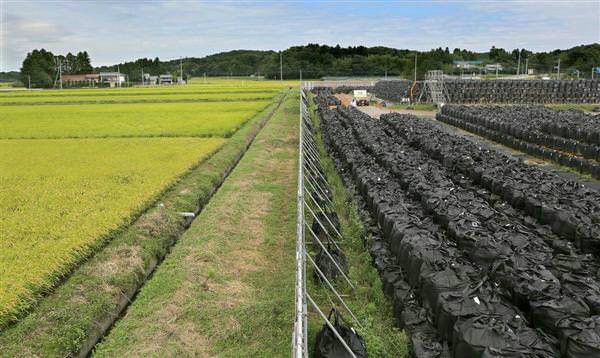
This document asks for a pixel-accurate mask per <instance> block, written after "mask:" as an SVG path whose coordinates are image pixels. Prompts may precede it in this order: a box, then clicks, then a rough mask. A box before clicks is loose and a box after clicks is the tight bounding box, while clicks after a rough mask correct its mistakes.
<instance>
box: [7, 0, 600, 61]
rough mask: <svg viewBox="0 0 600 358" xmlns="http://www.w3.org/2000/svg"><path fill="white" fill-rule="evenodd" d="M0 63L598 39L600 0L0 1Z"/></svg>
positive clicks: (556, 44)
mask: <svg viewBox="0 0 600 358" xmlns="http://www.w3.org/2000/svg"><path fill="white" fill-rule="evenodd" d="M0 20H1V24H0V25H1V26H0V71H8V70H18V69H19V68H20V67H21V63H22V61H23V59H24V58H25V56H26V55H27V52H30V51H31V50H33V49H36V48H45V49H47V50H50V51H52V52H54V53H61V54H66V53H67V52H69V51H70V52H73V53H76V52H78V51H83V50H86V51H88V53H89V54H90V57H91V59H92V64H93V65H94V66H100V65H110V64H115V63H119V62H123V61H130V60H135V59H137V58H141V57H148V58H154V57H159V58H161V59H165V60H167V59H174V58H179V57H180V56H182V57H202V56H206V55H210V54H213V53H218V52H223V51H229V50H235V49H248V50H249V49H253V50H254V49H256V50H282V49H286V48H288V47H290V46H296V45H304V44H307V43H319V44H328V45H337V44H339V45H340V46H358V45H363V46H388V47H395V48H402V49H407V48H408V49H416V50H429V49H431V48H437V47H449V48H450V49H451V50H452V49H454V48H456V47H459V48H467V49H470V50H475V51H487V50H489V49H490V47H492V46H496V47H503V48H506V49H510V50H512V49H514V48H527V49H529V50H535V51H548V50H554V49H557V48H562V49H564V48H569V47H572V46H576V45H581V44H590V43H599V42H600V0H579V1H578V0H561V1H558V0H553V1H550V0H540V1H536V0H528V1H525V0H512V1H511V0H502V1H483V0H479V1H476V0H473V1H468V0H463V1H459V0H457V1H454V0H452V1H442V0H437V1H435V0H432V1H427V0H422V1H377V0H362V1H356V0H350V1H348V0H347V1H300V0H297V1H292V0H287V1H285V0H282V1H241V0H238V1H214V0H213V1H189V0H165V1H160V0H156V1H142V0H130V1H113V0H104V1H67V0H45V1H41V0H35V1H33V0H0Z"/></svg>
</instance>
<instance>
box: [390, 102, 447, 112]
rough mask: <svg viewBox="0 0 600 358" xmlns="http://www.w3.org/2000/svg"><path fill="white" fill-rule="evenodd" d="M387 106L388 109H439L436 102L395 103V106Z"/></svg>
mask: <svg viewBox="0 0 600 358" xmlns="http://www.w3.org/2000/svg"><path fill="white" fill-rule="evenodd" d="M386 108H387V109H402V110H413V111H437V110H438V108H437V106H436V105H435V103H414V104H395V105H393V106H389V107H386Z"/></svg>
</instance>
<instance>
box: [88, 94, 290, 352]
mask: <svg viewBox="0 0 600 358" xmlns="http://www.w3.org/2000/svg"><path fill="white" fill-rule="evenodd" d="M298 115H299V113H298V95H297V94H296V95H294V96H293V97H291V96H290V97H288V99H287V100H286V101H285V102H284V104H283V106H282V107H281V108H280V110H279V111H277V113H276V114H275V115H274V116H273V118H272V119H271V120H270V121H269V123H268V124H267V125H266V126H265V128H264V129H263V130H262V131H261V133H260V134H259V135H258V136H257V138H256V140H255V141H254V143H253V144H252V146H251V147H250V149H249V150H248V152H247V153H246V155H245V156H244V158H243V159H242V160H241V161H240V163H239V165H238V166H237V167H236V168H235V170H234V171H233V172H232V173H231V175H230V176H229V177H228V178H227V180H226V181H225V183H224V184H223V186H222V187H221V188H220V189H219V191H218V192H217V193H216V194H215V196H214V197H213V199H211V201H210V203H209V204H208V205H207V206H206V208H205V209H204V211H203V212H202V213H201V214H200V216H198V218H197V219H196V220H195V221H194V222H193V224H192V226H191V227H190V229H189V230H188V231H187V232H186V233H185V235H184V236H183V237H182V238H181V239H180V240H179V241H178V243H177V244H176V245H175V246H174V248H173V250H172V252H171V254H170V255H169V256H168V257H167V258H166V259H165V261H164V262H163V264H162V265H161V266H160V267H159V268H158V269H157V271H156V273H155V274H154V276H153V277H152V279H151V280H150V281H148V283H147V284H146V285H145V286H144V287H143V288H142V290H141V291H140V293H139V295H138V296H137V298H136V300H135V301H134V302H133V304H132V305H131V306H130V307H129V309H128V311H127V314H126V316H125V317H124V318H123V319H122V320H120V321H119V322H118V323H117V324H116V326H115V327H114V329H113V330H112V331H111V333H110V334H109V335H108V336H107V337H106V339H105V340H104V341H103V342H102V343H101V344H99V345H98V346H97V348H96V351H95V355H96V356H98V357H120V356H127V357H130V356H217V355H218V356H226V357H255V356H266V357H283V356H287V355H289V353H290V340H291V334H292V330H293V324H294V280H295V272H294V270H295V240H294V239H293V238H294V236H295V235H294V233H295V228H296V223H295V217H296V216H295V215H296V214H295V212H296V210H295V209H296V203H295V189H296V185H297V183H296V180H295V179H296V177H295V173H296V170H297V158H298V152H297V145H298V125H297V124H298Z"/></svg>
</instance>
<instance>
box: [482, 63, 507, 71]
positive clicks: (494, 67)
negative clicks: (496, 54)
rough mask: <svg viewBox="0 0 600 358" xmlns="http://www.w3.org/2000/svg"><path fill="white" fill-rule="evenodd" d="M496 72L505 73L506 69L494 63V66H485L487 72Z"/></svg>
mask: <svg viewBox="0 0 600 358" xmlns="http://www.w3.org/2000/svg"><path fill="white" fill-rule="evenodd" d="M496 70H498V71H503V70H504V67H503V66H502V65H501V64H499V63H494V64H491V65H485V71H486V72H496Z"/></svg>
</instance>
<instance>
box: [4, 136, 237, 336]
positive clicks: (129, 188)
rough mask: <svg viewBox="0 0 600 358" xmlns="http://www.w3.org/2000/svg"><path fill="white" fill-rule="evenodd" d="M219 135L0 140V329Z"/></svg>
mask: <svg viewBox="0 0 600 358" xmlns="http://www.w3.org/2000/svg"><path fill="white" fill-rule="evenodd" d="M224 141H225V140H224V139H216V138H215V139H201V138H128V139H77V140H73V139H60V140H0V202H1V203H2V205H0V218H1V220H0V327H2V326H3V325H4V324H5V323H6V322H8V321H10V320H12V319H14V317H15V316H17V315H18V314H19V313H20V312H21V311H22V310H23V309H26V308H28V307H29V306H30V305H31V303H32V302H34V301H35V300H36V298H37V296H38V295H39V294H40V293H42V292H43V291H44V290H46V289H48V288H50V287H52V286H53V285H54V284H56V282H57V281H58V280H59V279H60V277H61V276H62V275H63V274H65V273H67V272H68V271H69V270H70V269H71V268H72V267H73V265H75V264H76V263H77V262H78V261H79V260H80V259H81V258H82V257H85V256H87V255H88V254H89V253H91V252H92V251H93V250H94V249H95V248H96V247H98V246H99V245H101V244H102V243H103V242H104V241H105V240H106V239H108V238H109V237H110V235H111V234H112V233H113V232H115V230H118V229H119V228H121V227H122V226H123V225H125V224H127V223H128V222H129V221H131V219H133V218H134V217H135V216H136V215H137V213H139V212H140V211H142V210H144V209H145V208H147V207H148V205H149V204H150V203H151V202H152V201H153V200H154V199H155V198H156V197H157V196H158V195H159V194H160V193H161V192H163V191H164V190H165V189H166V188H167V187H169V186H170V185H171V184H172V183H173V182H174V181H176V179H177V178H178V177H179V176H181V175H182V174H184V173H185V172H187V171H188V170H189V169H191V168H192V167H194V166H196V165H197V164H198V163H199V162H200V161H202V160H203V158H206V157H207V156H209V155H210V154H211V153H213V152H214V151H215V150H217V149H218V148H219V147H220V146H221V145H222V144H223V143H224ZM106 269H107V270H110V267H107V268H106Z"/></svg>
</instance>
